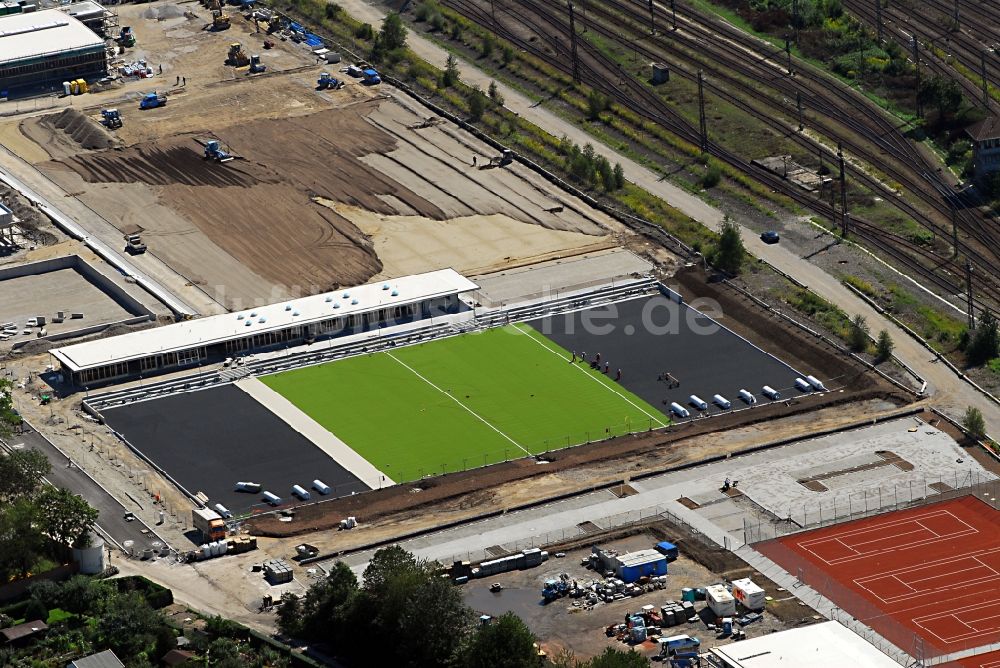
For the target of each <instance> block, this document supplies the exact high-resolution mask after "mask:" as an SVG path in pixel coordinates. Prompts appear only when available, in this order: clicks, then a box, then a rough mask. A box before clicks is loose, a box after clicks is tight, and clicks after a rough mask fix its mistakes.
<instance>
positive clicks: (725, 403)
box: [712, 394, 733, 410]
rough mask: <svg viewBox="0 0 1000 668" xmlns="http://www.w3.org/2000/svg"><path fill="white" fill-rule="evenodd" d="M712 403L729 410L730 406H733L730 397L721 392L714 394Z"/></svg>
mask: <svg viewBox="0 0 1000 668" xmlns="http://www.w3.org/2000/svg"><path fill="white" fill-rule="evenodd" d="M712 403H713V404H715V405H716V406H718V407H719V408H721V409H723V410H729V409H730V408H732V407H733V404H732V403H730V401H729V399H726V398H725V397H724V396H722V395H721V394H713V395H712Z"/></svg>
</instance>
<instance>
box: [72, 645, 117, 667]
mask: <svg viewBox="0 0 1000 668" xmlns="http://www.w3.org/2000/svg"><path fill="white" fill-rule="evenodd" d="M67 668H125V664H123V663H122V662H121V661H119V660H118V657H117V656H116V655H115V653H114V652H112V651H111V650H110V649H106V650H104V651H103V652H98V653H97V654H91V655H90V656H85V657H83V658H82V659H77V660H76V661H73V662H72V663H70V664H69V665H68V666H67Z"/></svg>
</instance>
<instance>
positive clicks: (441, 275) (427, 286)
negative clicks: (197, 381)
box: [52, 269, 477, 370]
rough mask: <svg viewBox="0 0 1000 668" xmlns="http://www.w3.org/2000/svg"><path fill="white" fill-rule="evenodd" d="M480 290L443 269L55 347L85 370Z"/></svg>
mask: <svg viewBox="0 0 1000 668" xmlns="http://www.w3.org/2000/svg"><path fill="white" fill-rule="evenodd" d="M476 288H477V286H476V284H475V283H473V282H472V281H470V280H469V279H467V278H465V277H464V276H462V275H461V274H459V273H458V272H457V271H455V270H454V269H441V270H439V271H432V272H428V273H426V274H416V275H413V276H404V277H402V278H396V279H392V280H389V281H380V282H378V283H369V284H367V285H362V286H359V287H354V288H345V289H342V290H336V291H333V292H325V293H323V294H318V295H312V296H310V297H302V298H300V299H290V300H287V301H282V302H278V303H276V304H268V305H267V306H261V307H259V308H252V309H246V310H243V311H236V312H234V313H224V314H222V315H213V316H208V317H205V318H198V319H196V320H188V321H186V322H179V323H176V324H173V325H167V326H165V327H157V328H154V329H146V330H142V331H139V332H131V333H129V334H122V335H121V336H113V337H109V338H106V339H97V340H95V341H87V342H84V343H77V344H75V345H71V346H66V347H64V348H58V349H56V350H53V351H52V354H53V356H55V358H56V359H58V360H59V361H60V362H61V363H62V364H64V365H66V366H67V367H69V368H70V369H73V370H80V369H85V368H90V367H94V366H102V365H105V364H111V363H115V362H125V361H128V360H131V359H137V358H141V357H146V356H148V355H152V354H158V353H168V352H175V351H179V350H186V349H188V348H192V347H196V346H204V345H212V344H215V343H219V342H222V341H228V340H232V339H237V338H241V337H244V336H252V335H255V334H261V333H264V332H272V331H278V330H281V329H284V328H286V327H289V326H292V325H303V324H308V323H313V322H320V321H323V320H327V319H330V318H334V317H342V316H347V315H351V314H353V313H362V312H366V311H371V310H374V309H380V308H386V307H393V306H401V305H404V304H412V303H415V302H420V301H423V300H426V299H433V298H435V297H443V296H445V295H452V294H456V293H461V292H468V291H470V290H475V289H476Z"/></svg>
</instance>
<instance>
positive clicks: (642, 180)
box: [338, 0, 1000, 433]
mask: <svg viewBox="0 0 1000 668" xmlns="http://www.w3.org/2000/svg"><path fill="white" fill-rule="evenodd" d="M338 4H339V5H340V6H341V7H343V8H344V10H345V11H347V12H348V13H349V14H350V15H351V16H353V17H354V18H356V19H359V20H362V21H366V22H368V23H371V24H372V25H373V26H378V25H379V24H380V23H381V22H382V19H383V18H384V17H385V14H386V9H385V8H384V7H381V6H378V7H376V6H373V5H372V4H370V3H368V2H365V1H364V0H338ZM407 44H408V45H409V47H410V49H412V50H413V52H414V53H416V54H417V55H418V56H420V57H421V58H423V59H424V60H426V61H428V62H429V63H431V64H433V65H435V66H437V67H444V63H445V61H446V60H447V58H448V52H447V51H445V50H444V49H443V48H441V47H440V46H438V45H437V44H435V43H433V42H432V41H430V40H429V39H427V38H425V37H423V36H422V35H420V34H418V33H415V32H413V31H412V30H411V31H410V33H409V35H408V36H407ZM459 70H460V71H461V78H462V81H464V82H465V83H468V84H478V85H479V86H480V88H482V89H483V90H486V89H487V88H488V87H489V85H490V82H491V81H493V79H492V78H491V77H490V76H489V75H487V74H485V73H483V72H481V71H480V70H478V69H477V68H476V66H475V65H474V64H473V63H470V62H468V61H465V60H463V59H461V58H459ZM497 87H498V88H499V90H500V92H501V94H502V95H503V97H504V100H505V106H506V107H507V108H508V109H510V110H511V111H512V112H514V113H516V114H518V115H519V116H522V117H523V118H526V119H528V120H529V121H531V122H532V123H534V124H535V125H537V126H538V127H540V128H542V129H544V130H546V131H547V132H549V133H551V134H553V135H555V136H557V137H561V136H563V135H566V136H567V137H569V138H570V139H571V140H572V141H574V142H576V143H578V144H580V145H581V146H582V145H584V144H586V143H590V144H593V145H594V148H595V149H597V153H599V154H601V155H604V156H605V157H606V158H607V159H608V160H610V161H611V162H612V163H614V162H619V163H621V165H622V168H623V169H624V170H625V177H626V178H627V179H628V180H629V181H631V182H632V183H634V184H635V185H637V186H639V187H641V188H643V189H645V190H647V191H648V192H650V193H652V194H654V195H656V196H658V197H660V198H662V199H664V200H665V201H667V202H669V203H670V204H671V205H672V206H674V207H676V208H678V209H680V210H681V211H683V212H684V213H685V214H687V215H688V216H690V217H691V218H693V219H695V220H697V221H698V222H700V223H702V224H703V225H705V226H706V227H708V228H710V229H713V230H718V229H719V225H720V223H721V222H722V218H723V212H722V211H720V210H719V209H716V208H715V207H712V206H711V205H709V204H707V203H705V202H703V201H702V200H700V199H698V198H697V197H695V196H694V195H692V194H691V193H689V192H687V191H685V190H682V189H680V188H678V187H677V186H675V185H673V184H671V183H668V182H666V181H664V180H663V177H662V176H661V175H660V174H657V173H656V172H653V171H651V170H649V169H647V168H645V167H643V166H642V165H640V164H638V163H637V162H634V161H632V160H629V159H628V158H626V157H625V156H622V155H619V154H618V153H616V152H615V151H614V150H613V149H611V148H609V147H607V146H605V145H603V144H601V143H600V142H599V141H598V140H597V139H595V138H594V137H592V136H591V135H589V134H588V133H587V132H586V131H585V130H583V129H582V128H580V127H578V126H576V125H573V124H572V123H570V122H568V121H566V120H565V119H563V118H560V117H559V116H556V115H555V114H553V113H552V112H550V111H548V110H547V109H544V108H542V107H540V106H536V105H537V101H536V100H532V99H530V98H528V97H526V96H525V95H523V94H522V93H520V92H518V91H516V90H514V89H513V88H510V87H508V86H506V85H504V84H502V83H500V82H497ZM743 231H744V234H743V242H744V244H745V245H746V247H747V250H748V251H750V253H752V254H753V255H755V256H756V257H758V258H760V259H762V260H764V261H765V262H767V263H768V264H770V265H772V266H774V267H777V268H778V269H780V270H782V271H784V272H785V273H786V274H789V275H790V276H793V277H795V278H796V279H797V280H798V281H800V282H801V283H803V284H804V285H807V286H809V288H810V289H811V290H812V291H813V292H815V293H816V294H817V295H819V296H820V297H823V298H824V299H826V300H828V301H830V302H833V303H834V304H837V305H838V306H840V308H842V309H843V310H844V311H845V312H846V313H848V314H849V315H855V314H861V315H863V316H864V317H865V320H867V321H868V324H869V325H870V326H871V328H872V330H873V331H876V332H877V331H879V330H883V329H884V330H886V331H888V332H889V334H890V335H891V336H892V339H893V341H895V343H896V349H895V354H896V356H897V357H898V358H899V359H900V360H902V361H903V362H905V363H906V364H907V365H909V366H910V367H911V368H912V369H914V370H915V371H916V372H917V373H918V374H920V375H921V376H922V377H923V378H924V380H926V381H927V384H928V385H927V392H928V393H929V394H933V395H934V404H935V405H936V406H938V407H939V408H941V409H942V410H944V411H945V412H947V413H948V414H949V415H951V416H953V417H956V418H958V417H961V415H962V414H963V413H964V412H965V409H966V407H967V406H978V407H980V409H982V411H983V415H984V416H985V417H986V423H987V426H988V428H989V431H990V432H992V433H1000V405H997V404H996V403H994V402H992V401H990V400H989V399H987V398H986V397H984V396H983V395H982V394H980V393H979V392H978V391H976V390H975V388H973V387H971V386H970V385H969V384H968V383H966V382H965V381H963V380H962V379H961V378H959V377H958V376H957V375H955V373H954V372H952V371H951V370H950V369H948V367H947V366H945V365H944V364H939V363H937V362H936V360H935V359H934V355H933V354H932V353H931V352H930V351H928V350H927V349H926V348H924V347H923V346H922V345H921V344H920V343H918V342H917V341H915V340H913V339H912V338H910V336H909V335H908V334H907V333H906V332H904V331H903V330H902V329H900V328H898V327H896V325H894V324H893V323H892V322H890V321H889V320H887V319H886V318H884V317H883V316H882V315H881V314H880V313H878V312H877V311H876V310H875V309H873V308H872V307H870V306H869V305H868V304H867V303H865V302H864V301H863V300H862V299H860V298H859V297H858V296H856V295H855V294H854V293H853V292H851V291H850V290H848V289H847V288H845V287H844V286H843V285H842V284H841V283H840V281H839V280H838V279H837V278H835V277H834V276H831V275H830V274H828V273H826V272H825V271H823V270H822V269H821V268H820V267H817V266H816V265H814V264H811V263H810V262H809V261H808V260H805V259H803V258H801V257H799V256H798V255H796V254H794V253H792V252H790V251H788V250H787V249H786V248H785V247H783V246H781V245H779V244H776V245H773V246H769V245H767V244H765V243H764V242H762V241H761V240H760V239H759V238H758V236H757V234H756V232H753V231H752V230H750V229H748V228H744V230H743Z"/></svg>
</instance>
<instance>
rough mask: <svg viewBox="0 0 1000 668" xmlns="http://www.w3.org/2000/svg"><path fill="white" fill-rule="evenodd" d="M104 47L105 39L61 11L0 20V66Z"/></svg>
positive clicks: (19, 15)
mask: <svg viewBox="0 0 1000 668" xmlns="http://www.w3.org/2000/svg"><path fill="white" fill-rule="evenodd" d="M85 48H100V49H103V48H104V40H103V39H101V38H100V37H98V36H97V35H96V34H94V32H93V31H91V29H90V28H88V27H87V26H85V25H83V23H81V22H80V21H78V20H76V19H75V18H73V17H72V16H67V15H66V14H64V13H63V12H61V11H59V10H58V9H46V10H44V11H40V12H28V13H27V14H24V13H21V14H8V15H6V16H2V17H0V54H2V55H0V65H2V64H5V63H10V62H14V61H18V60H24V59H26V58H34V57H37V56H41V55H44V54H49V53H56V52H60V51H75V50H77V49H85Z"/></svg>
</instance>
